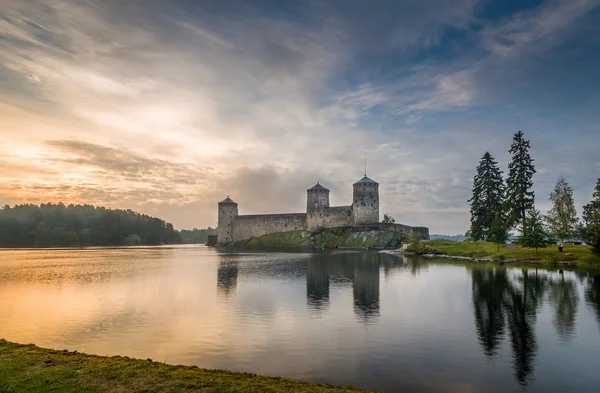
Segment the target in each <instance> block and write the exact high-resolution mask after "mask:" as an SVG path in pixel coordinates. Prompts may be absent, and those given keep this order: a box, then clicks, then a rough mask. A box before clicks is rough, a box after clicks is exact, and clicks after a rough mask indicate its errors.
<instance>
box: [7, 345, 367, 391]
mask: <svg viewBox="0 0 600 393" xmlns="http://www.w3.org/2000/svg"><path fill="white" fill-rule="evenodd" d="M360 391H361V390H357V389H351V388H342V387H336V386H331V385H319V384H310V383H307V382H301V381H295V380H292V379H286V378H271V377H262V376H258V375H254V374H246V373H234V372H229V371H219V370H206V369H201V368H197V367H194V366H171V365H167V364H164V363H158V362H153V361H150V360H138V359H131V358H128V357H121V356H113V357H105V356H94V355H86V354H81V353H76V352H68V351H56V350H52V349H43V348H38V347H36V346H34V345H21V344H15V343H11V342H8V341H5V340H0V392H3V393H4V392H6V393H8V392H11V393H12V392H19V393H20V392H48V393H51V392H57V393H58V392H60V393H63V392H65V393H73V392H120V393H126V392H146V393H150V392H161V393H162V392H206V393H208V392H211V393H212V392H215V393H217V392H218V393H225V392H321V393H324V392H336V393H337V392H360Z"/></svg>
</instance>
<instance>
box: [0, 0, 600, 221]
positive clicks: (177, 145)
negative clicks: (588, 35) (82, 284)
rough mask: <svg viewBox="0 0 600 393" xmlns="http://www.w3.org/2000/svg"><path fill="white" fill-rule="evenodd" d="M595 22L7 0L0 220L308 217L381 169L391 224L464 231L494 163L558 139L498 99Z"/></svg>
mask: <svg viewBox="0 0 600 393" xmlns="http://www.w3.org/2000/svg"><path fill="white" fill-rule="evenodd" d="M4 4H6V6H4ZM597 4H598V1H595V0H574V1H568V2H567V1H550V2H546V3H544V4H542V5H541V6H539V7H536V8H533V9H529V10H527V11H519V12H513V13H508V14H507V15H505V16H504V17H502V18H499V19H497V20H493V21H490V20H486V19H485V18H483V17H482V16H481V15H480V11H481V9H483V8H485V6H486V4H484V3H480V2H478V1H476V0H460V1H458V2H457V1H451V0H447V1H446V0H443V1H437V0H436V1H433V0H432V1H403V2H397V1H390V2H383V3H381V4H380V6H378V7H373V4H372V2H370V1H352V2H347V1H339V2H336V1H333V2H329V1H328V2H320V1H316V2H309V3H304V2H299V3H291V2H289V3H285V4H283V5H282V6H281V7H279V8H277V9H273V10H266V9H263V8H261V6H260V4H259V3H254V2H251V1H249V2H244V3H242V2H239V3H236V6H234V7H231V6H230V5H229V6H228V5H227V4H225V3H222V2H200V3H193V2H192V3H188V2H181V3H180V2H177V1H173V2H151V1H150V2H145V1H144V2H138V1H131V2H121V1H114V0H107V1H91V0H90V1H81V2H79V1H66V0H65V1H61V0H48V1H28V2H23V1H18V0H5V1H4V3H3V13H2V16H1V17H0V82H1V85H0V118H1V119H2V126H0V127H1V128H0V132H1V133H2V135H1V136H2V138H3V142H4V144H5V146H6V147H5V150H2V151H0V164H2V166H3V167H4V169H5V171H4V173H3V174H2V175H0V179H1V182H2V188H1V189H2V191H0V203H7V202H10V203H16V202H26V201H38V202H41V201H45V200H53V201H57V200H63V201H69V202H93V203H96V204H107V205H109V206H115V207H132V208H137V209H139V210H142V211H144V212H148V213H153V214H158V215H160V216H162V217H164V218H165V219H168V220H172V221H174V223H175V224H176V225H177V226H179V227H191V226H206V225H214V224H215V222H216V214H215V210H214V204H215V203H216V202H217V201H218V200H219V199H222V198H223V196H224V195H226V194H230V195H232V196H233V197H234V199H237V200H238V201H240V202H243V205H241V207H240V208H241V209H244V210H245V211H247V212H253V213H255V212H260V211H273V210H281V211H294V210H298V209H302V208H303V204H304V202H303V198H304V192H305V189H306V188H307V187H309V186H311V185H312V184H313V183H314V182H316V181H317V180H318V181H321V182H323V183H326V184H328V186H329V187H330V188H331V189H332V191H334V192H333V194H332V198H334V199H335V200H336V203H340V204H345V203H347V202H348V201H349V199H350V196H351V195H350V194H351V187H350V184H351V183H352V182H353V181H355V180H356V178H357V177H358V176H360V175H361V171H362V156H363V153H365V152H367V153H368V155H369V167H370V173H371V174H372V176H373V177H374V178H376V179H377V180H378V181H380V182H381V184H382V187H384V188H383V189H384V190H386V191H385V194H382V207H383V208H384V209H385V211H386V212H388V213H392V214H396V215H397V216H398V217H397V218H398V219H399V220H400V221H406V222H409V223H415V224H424V225H430V226H431V227H432V229H433V230H434V231H437V230H439V231H463V230H464V227H465V225H466V223H467V222H468V216H467V214H466V213H465V212H466V199H467V198H468V193H469V188H470V187H469V183H470V181H471V180H472V179H471V178H470V176H471V175H470V173H471V171H472V167H473V166H474V165H475V164H476V162H477V160H478V159H479V157H480V156H481V154H482V153H483V151H485V150H486V149H489V150H492V151H493V150H496V151H499V153H497V155H498V156H500V157H501V158H503V159H504V158H505V157H504V156H505V155H506V152H505V150H506V146H505V145H508V143H509V140H510V136H511V134H512V132H514V131H516V130H517V129H518V128H525V131H526V132H528V133H529V132H530V133H531V134H532V136H533V137H534V142H535V143H534V145H535V144H540V145H542V144H547V145H553V144H554V143H555V142H556V141H557V139H556V138H558V136H557V135H559V134H560V133H559V132H558V131H557V130H554V131H553V132H547V129H546V128H545V127H547V126H548V124H549V122H543V118H542V117H535V118H534V120H535V121H533V120H532V121H530V122H528V121H529V120H527V118H526V117H524V116H522V117H519V118H518V120H519V121H520V122H521V123H520V124H517V123H518V122H517V121H516V120H514V119H515V118H516V117H517V116H518V111H519V110H521V108H516V109H515V110H509V112H507V113H505V114H503V115H502V116H498V115H496V114H495V111H496V110H499V109H498V108H503V109H504V110H506V107H507V102H506V101H505V99H504V98H503V97H504V96H503V95H501V94H500V93H499V92H500V91H503V92H506V93H505V94H506V95H511V94H512V95H514V91H515V89H516V88H518V86H519V84H520V83H522V79H519V78H521V75H524V74H518V75H519V76H518V77H515V76H512V75H513V74H515V75H516V74H517V73H516V71H517V70H518V71H519V72H525V71H520V70H521V69H522V67H520V65H521V64H523V63H526V62H527V60H528V59H529V58H531V57H533V56H543V55H544V51H548V52H551V50H552V48H554V47H555V46H558V44H559V43H560V42H561V40H567V39H568V37H569V34H568V33H569V32H571V31H574V30H576V29H577V28H578V26H580V22H581V21H582V20H587V19H586V18H589V14H590V13H592V12H593V11H594V9H595V6H596V5H597ZM588 22H589V21H588ZM517 63H519V64H517ZM515 86H516V87H515ZM509 104H510V102H509ZM494 116H496V117H494ZM535 116H540V115H539V114H538V113H536V114H535ZM499 117H501V119H500V120H498V118H499ZM522 119H525V120H522ZM540 119H542V120H540ZM513 120H514V121H513ZM527 126H529V129H528V128H527ZM528 135H529V134H528ZM573 144H574V146H581V143H579V142H577V141H574V142H573ZM573 148H574V149H575V147H573ZM480 150H481V151H480ZM548 151H549V150H548ZM538 154H539V157H540V159H539V162H540V163H542V162H543V163H546V162H549V160H547V159H546V156H549V155H550V153H548V154H546V153H545V152H544V151H540V152H539V153H538ZM586 157H587V155H586ZM587 159H590V160H594V158H593V157H591V158H590V157H588V158H587ZM563 161H564V163H565V164H564V165H566V166H568V167H569V168H574V167H579V166H578V165H580V162H579V161H577V158H569V159H564V160H563ZM540 173H543V172H542V171H540ZM544 176H545V175H544ZM548 176H553V175H551V174H548ZM574 176H579V177H580V178H578V179H576V183H577V184H584V183H585V182H586V181H588V180H589V179H588V177H589V176H587V177H586V176H585V175H581V174H577V173H576V174H574ZM544 184H545V183H544ZM582 187H583V186H582ZM265 190H268V192H265ZM542 194H544V192H543V191H542V192H538V195H542ZM422 217H425V219H421V218H422ZM434 218H435V220H434ZM430 220H434V221H433V222H431V221H430ZM436 227H437V228H439V229H436Z"/></svg>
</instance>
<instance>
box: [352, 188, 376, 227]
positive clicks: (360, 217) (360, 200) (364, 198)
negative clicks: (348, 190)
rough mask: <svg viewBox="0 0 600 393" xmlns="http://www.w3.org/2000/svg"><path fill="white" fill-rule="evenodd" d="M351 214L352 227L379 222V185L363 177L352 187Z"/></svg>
mask: <svg viewBox="0 0 600 393" xmlns="http://www.w3.org/2000/svg"><path fill="white" fill-rule="evenodd" d="M353 188H354V192H353V198H352V201H353V202H352V213H353V215H354V225H368V224H375V223H378V222H379V183H377V182H376V181H375V180H372V179H369V178H368V177H367V176H365V177H363V178H362V179H360V180H359V181H357V182H356V183H354V185H353Z"/></svg>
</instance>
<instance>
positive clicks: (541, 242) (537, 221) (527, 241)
mask: <svg viewBox="0 0 600 393" xmlns="http://www.w3.org/2000/svg"><path fill="white" fill-rule="evenodd" d="M523 227H524V228H522V229H521V233H522V236H521V237H520V238H519V244H520V245H521V246H523V247H529V248H535V253H536V254H537V251H538V248H543V247H547V246H549V245H551V244H553V243H554V241H553V239H552V238H551V237H550V234H548V232H547V231H546V228H545V226H544V218H543V216H542V213H540V211H539V210H537V209H535V208H534V209H530V210H528V211H527V217H525V222H524V223H523Z"/></svg>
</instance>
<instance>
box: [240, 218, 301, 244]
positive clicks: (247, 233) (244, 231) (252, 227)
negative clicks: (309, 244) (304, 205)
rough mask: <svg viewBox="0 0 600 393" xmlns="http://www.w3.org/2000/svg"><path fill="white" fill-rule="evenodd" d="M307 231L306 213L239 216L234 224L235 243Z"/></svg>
mask: <svg viewBox="0 0 600 393" xmlns="http://www.w3.org/2000/svg"><path fill="white" fill-rule="evenodd" d="M306 229H307V227H306V213H291V214H256V215H244V216H237V217H236V218H235V221H234V222H233V241H239V240H245V239H250V238H251V237H256V236H262V235H267V234H269V233H276V232H288V231H299V230H306Z"/></svg>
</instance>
